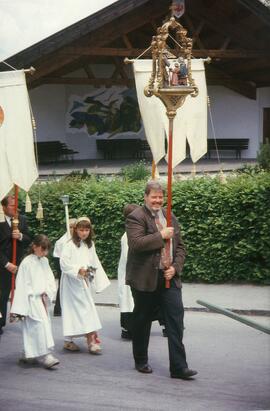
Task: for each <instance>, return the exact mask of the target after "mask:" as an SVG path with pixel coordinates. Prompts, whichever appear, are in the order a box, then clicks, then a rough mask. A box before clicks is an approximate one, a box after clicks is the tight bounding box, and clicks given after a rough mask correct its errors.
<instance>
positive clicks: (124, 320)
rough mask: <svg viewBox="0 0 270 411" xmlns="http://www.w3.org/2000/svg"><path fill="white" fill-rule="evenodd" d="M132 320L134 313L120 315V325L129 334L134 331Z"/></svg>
mask: <svg viewBox="0 0 270 411" xmlns="http://www.w3.org/2000/svg"><path fill="white" fill-rule="evenodd" d="M132 319H133V313H132V312H125V313H120V325H121V327H122V328H123V329H124V330H127V331H129V332H131V331H132Z"/></svg>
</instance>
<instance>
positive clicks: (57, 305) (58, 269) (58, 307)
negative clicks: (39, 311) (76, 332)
mask: <svg viewBox="0 0 270 411" xmlns="http://www.w3.org/2000/svg"><path fill="white" fill-rule="evenodd" d="M54 264H55V268H56V272H57V277H58V288H57V293H56V298H55V305H54V310H53V313H54V315H61V305H60V281H61V274H62V272H61V267H60V261H59V258H56V257H54Z"/></svg>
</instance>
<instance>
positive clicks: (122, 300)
mask: <svg viewBox="0 0 270 411" xmlns="http://www.w3.org/2000/svg"><path fill="white" fill-rule="evenodd" d="M138 207H139V205H137V204H127V205H125V207H124V209H123V215H124V218H125V219H126V218H127V216H128V215H129V214H130V213H132V211H134V210H135V209H136V208H138ZM127 256H128V242H127V234H126V232H125V233H124V234H123V235H122V237H121V255H120V259H119V264H118V277H117V280H118V298H119V307H120V326H121V338H123V339H125V340H131V339H132V316H133V314H132V313H133V308H134V301H133V296H132V292H131V289H130V287H129V285H126V265H127ZM154 320H158V321H159V324H160V325H161V326H164V320H163V318H162V315H161V312H160V310H159V309H157V311H156V312H155V313H154V315H153V321H154ZM162 333H163V336H164V337H166V336H167V334H166V329H165V327H164V328H163V329H162Z"/></svg>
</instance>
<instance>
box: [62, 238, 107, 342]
mask: <svg viewBox="0 0 270 411" xmlns="http://www.w3.org/2000/svg"><path fill="white" fill-rule="evenodd" d="M60 266H61V270H62V278H61V283H60V302H61V308H62V322H63V334H64V336H65V337H75V336H76V337H80V336H83V335H85V334H87V333H89V332H92V331H97V330H99V329H100V328H101V323H100V321H99V317H98V313H97V310H96V307H95V304H94V301H93V297H92V294H91V290H92V289H94V290H95V291H96V292H101V291H103V290H104V289H105V288H106V287H108V286H109V285H110V281H109V280H108V277H107V275H106V273H105V271H104V269H103V267H102V265H101V263H100V261H99V258H98V256H97V254H96V249H95V245H94V243H93V244H92V247H91V248H88V246H87V245H86V244H85V243H84V242H81V244H80V246H79V247H77V246H76V245H75V244H74V243H73V241H72V240H70V241H68V242H67V243H66V244H65V245H64V247H63V250H62V255H61V258H60ZM87 266H92V267H94V268H96V269H97V270H96V273H95V277H94V280H93V281H92V282H91V283H88V285H87V282H86V281H85V280H84V279H83V278H82V277H81V276H79V275H78V272H79V270H80V268H87Z"/></svg>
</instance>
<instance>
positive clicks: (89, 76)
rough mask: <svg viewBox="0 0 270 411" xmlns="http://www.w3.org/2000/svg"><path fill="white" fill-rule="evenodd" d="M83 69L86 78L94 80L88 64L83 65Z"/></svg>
mask: <svg viewBox="0 0 270 411" xmlns="http://www.w3.org/2000/svg"><path fill="white" fill-rule="evenodd" d="M83 68H84V71H85V72H86V74H87V77H88V78H92V79H93V78H95V75H94V73H93V70H92V69H91V67H90V64H88V65H85V66H84V67H83Z"/></svg>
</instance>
